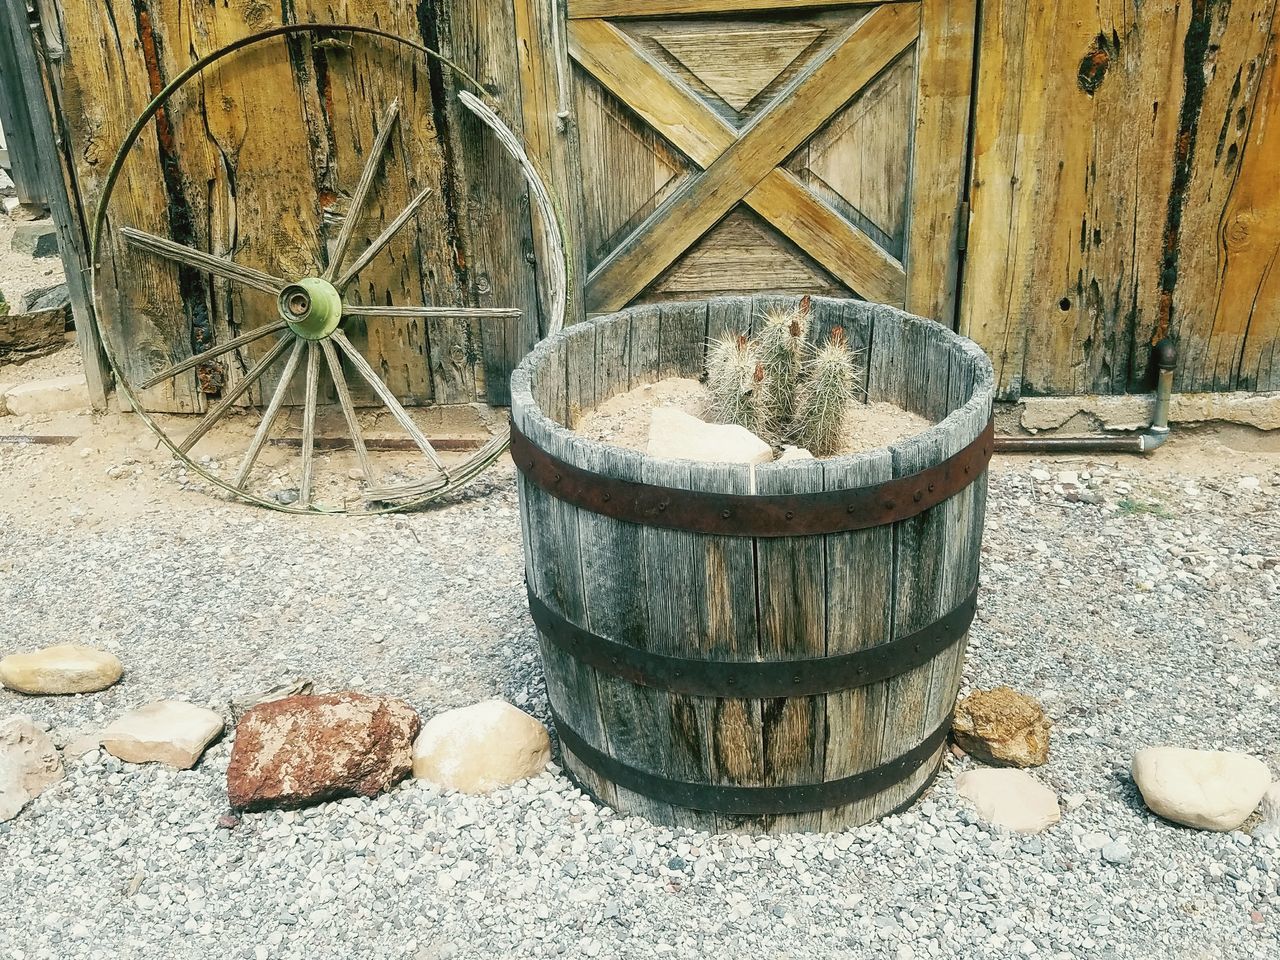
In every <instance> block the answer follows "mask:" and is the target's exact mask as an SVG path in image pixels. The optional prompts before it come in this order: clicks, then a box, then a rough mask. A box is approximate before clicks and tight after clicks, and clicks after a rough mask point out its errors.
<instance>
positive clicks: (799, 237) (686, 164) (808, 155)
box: [564, 0, 976, 324]
mask: <svg viewBox="0 0 1280 960" xmlns="http://www.w3.org/2000/svg"><path fill="white" fill-rule="evenodd" d="M975 6H976V0H915V2H893V0H890V2H884V3H877V4H866V3H860V4H832V3H831V2H830V0H821V2H820V0H771V2H770V0H734V2H730V0H649V2H647V3H645V4H636V3H634V2H633V0H568V4H567V12H568V49H569V54H570V57H571V59H572V64H573V65H572V68H571V69H572V75H571V79H570V80H569V87H570V95H569V96H567V97H565V98H564V99H565V100H566V101H567V102H566V103H565V104H564V106H565V107H566V108H568V109H567V110H566V111H565V112H566V113H567V114H568V115H569V116H572V117H573V118H574V120H575V121H576V131H574V133H575V134H576V140H577V150H576V158H575V159H576V164H572V165H571V167H573V166H576V167H577V169H575V170H573V172H572V173H571V174H570V176H572V177H573V178H580V187H579V184H578V183H571V184H569V185H568V190H567V191H566V192H567V193H568V194H569V195H570V196H571V197H573V196H575V195H576V197H577V201H578V204H580V208H579V210H578V211H576V214H577V215H576V216H574V217H572V219H574V220H577V221H578V226H577V231H576V232H577V233H578V234H579V244H580V246H581V248H582V249H581V250H580V251H579V253H580V255H581V257H582V258H583V259H584V260H585V268H586V271H587V273H586V280H585V284H584V286H585V291H584V294H585V302H586V309H587V312H589V313H600V312H605V311H609V310H614V309H617V308H619V307H622V306H625V305H626V304H628V303H632V302H635V301H652V300H669V299H689V298H694V297H703V296H710V295H715V294H741V293H751V292H755V291H760V290H780V291H802V292H807V293H823V294H831V295H837V296H847V295H850V294H852V295H856V296H858V297H862V298H864V299H868V300H875V301H878V302H882V303H889V304H894V305H897V306H905V307H906V308H907V309H909V310H912V311H914V312H918V313H922V314H925V315H928V316H932V317H936V318H939V319H942V320H943V321H944V322H946V323H948V324H949V323H951V322H952V320H953V318H954V312H955V310H954V304H955V286H956V275H957V270H956V264H957V259H958V253H957V250H958V246H959V227H960V211H961V204H962V198H963V186H964V176H965V145H966V137H967V128H968V112H969V92H970V86H971V75H972V57H973V30H974V16H975ZM637 9H641V10H643V11H644V15H643V16H641V17H637V16H635V15H634V14H635V11H636V10H637Z"/></svg>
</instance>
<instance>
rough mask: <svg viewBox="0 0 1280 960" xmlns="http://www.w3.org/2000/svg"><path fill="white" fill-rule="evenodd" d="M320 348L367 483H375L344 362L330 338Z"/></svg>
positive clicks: (323, 341)
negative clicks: (343, 369) (344, 371)
mask: <svg viewBox="0 0 1280 960" xmlns="http://www.w3.org/2000/svg"><path fill="white" fill-rule="evenodd" d="M320 349H321V350H323V351H324V359H325V363H326V364H328V366H329V376H330V377H332V378H333V385H334V387H335V389H336V390H337V391H338V404H339V405H340V406H341V407H342V415H343V417H345V418H346V421H347V430H348V431H349V432H350V434H351V445H352V446H353V447H355V451H356V459H357V460H359V461H360V469H361V471H363V473H364V479H365V482H366V483H373V482H374V480H375V477H374V473H373V463H372V462H371V461H370V460H369V450H368V448H367V447H366V446H365V445H364V434H362V433H361V432H360V421H359V420H357V419H356V408H355V404H353V403H352V402H351V390H350V388H348V387H347V378H346V377H345V376H344V375H343V373H342V364H341V362H340V361H339V360H338V351H337V350H335V349H333V344H332V343H330V342H329V341H328V340H321V341H320Z"/></svg>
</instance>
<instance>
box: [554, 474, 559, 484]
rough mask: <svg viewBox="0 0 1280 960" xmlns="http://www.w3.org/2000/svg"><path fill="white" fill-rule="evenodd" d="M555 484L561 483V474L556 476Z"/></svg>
mask: <svg viewBox="0 0 1280 960" xmlns="http://www.w3.org/2000/svg"><path fill="white" fill-rule="evenodd" d="M555 482H556V483H559V482H560V474H558V473H557V474H556V475H555Z"/></svg>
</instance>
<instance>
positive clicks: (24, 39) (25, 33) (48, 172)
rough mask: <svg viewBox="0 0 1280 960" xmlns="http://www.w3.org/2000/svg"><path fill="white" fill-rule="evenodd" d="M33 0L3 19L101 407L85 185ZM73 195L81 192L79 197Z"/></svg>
mask: <svg viewBox="0 0 1280 960" xmlns="http://www.w3.org/2000/svg"><path fill="white" fill-rule="evenodd" d="M32 17H33V14H32V12H31V9H30V7H29V3H28V0H21V2H10V3H7V4H5V6H4V11H3V12H2V13H0V19H3V18H7V20H6V26H7V28H8V31H9V33H10V35H11V37H12V39H13V51H14V53H15V55H16V63H17V68H18V75H19V76H20V77H21V78H22V87H23V90H24V95H25V98H26V110H27V115H28V116H29V117H30V121H31V128H30V129H31V134H32V142H33V145H34V148H35V159H36V164H37V166H38V169H39V172H40V173H41V175H42V185H43V191H44V197H45V200H46V202H47V203H48V204H49V211H50V213H51V214H52V215H53V221H54V223H55V225H56V226H57V229H58V250H59V252H60V253H61V254H62V265H63V267H64V268H65V270H66V273H67V290H68V291H69V292H70V295H71V312H72V315H73V316H74V317H75V322H76V343H77V344H78V345H79V347H80V355H81V357H83V359H84V376H85V381H86V383H87V384H88V387H89V398H90V400H91V401H92V403H93V407H94V409H95V410H105V409H106V408H107V391H108V390H109V389H110V387H111V382H112V380H111V371H110V368H109V367H108V366H107V360H106V355H105V354H104V353H103V351H102V344H101V342H100V341H99V339H98V327H97V317H96V314H95V312H94V304H93V296H92V292H91V290H90V284H89V275H90V274H89V270H90V263H89V242H88V235H87V233H86V231H85V225H84V216H83V212H82V211H81V210H80V207H79V191H78V190H77V189H76V186H75V182H74V179H73V178H74V173H73V168H72V166H71V163H70V160H69V158H68V157H67V156H66V155H65V153H64V151H63V149H62V147H63V144H64V141H63V138H62V137H61V135H60V130H59V127H55V123H54V118H55V117H59V116H60V114H61V111H60V109H59V105H58V98H57V96H56V95H55V93H54V90H53V86H52V84H51V83H50V81H49V63H48V59H47V57H46V55H45V49H44V44H43V42H42V38H41V36H40V35H38V33H37V30H38V24H36V23H34V22H33V20H32ZM72 198H75V199H74V201H73V199H72Z"/></svg>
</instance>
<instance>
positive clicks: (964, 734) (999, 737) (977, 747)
mask: <svg viewBox="0 0 1280 960" xmlns="http://www.w3.org/2000/svg"><path fill="white" fill-rule="evenodd" d="M1051 725H1052V722H1051V721H1050V720H1049V718H1048V716H1046V715H1045V712H1044V708H1043V707H1041V706H1040V704H1039V703H1037V702H1036V701H1035V700H1034V699H1032V698H1031V697H1028V696H1027V695H1026V694H1023V693H1018V691H1016V690H1012V689H1010V688H1009V687H996V688H995V689H993V690H975V691H974V692H973V693H971V694H969V696H967V697H965V698H964V699H963V700H961V701H960V702H959V703H958V704H956V715H955V723H954V725H953V726H952V733H953V735H954V737H955V741H956V743H957V744H959V746H960V748H961V749H962V750H964V751H965V753H967V754H969V755H970V756H971V757H974V758H975V759H977V760H981V761H983V762H984V763H994V764H997V765H999V766H1009V767H1038V766H1040V765H1041V764H1043V763H1045V762H1046V761H1048V759H1049V728H1050V726H1051Z"/></svg>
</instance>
